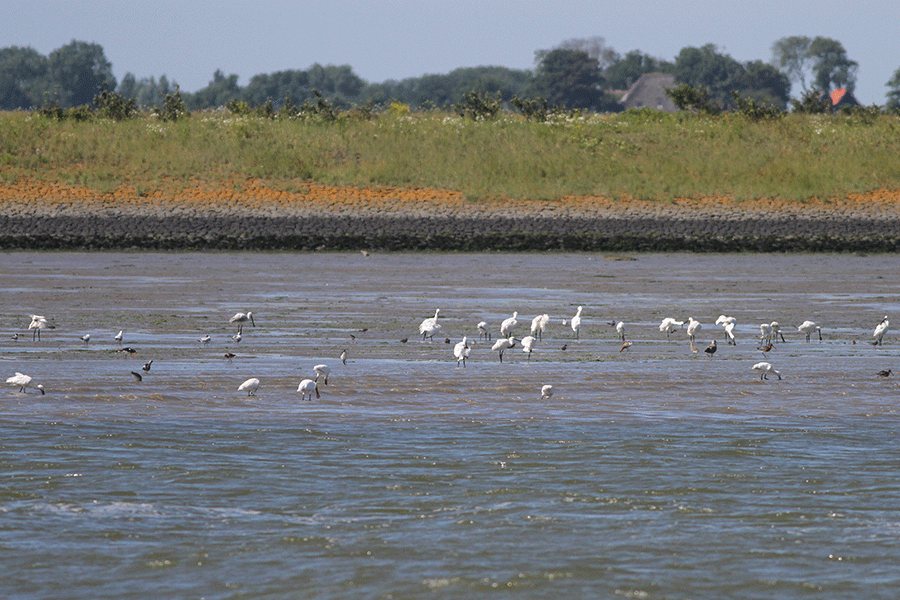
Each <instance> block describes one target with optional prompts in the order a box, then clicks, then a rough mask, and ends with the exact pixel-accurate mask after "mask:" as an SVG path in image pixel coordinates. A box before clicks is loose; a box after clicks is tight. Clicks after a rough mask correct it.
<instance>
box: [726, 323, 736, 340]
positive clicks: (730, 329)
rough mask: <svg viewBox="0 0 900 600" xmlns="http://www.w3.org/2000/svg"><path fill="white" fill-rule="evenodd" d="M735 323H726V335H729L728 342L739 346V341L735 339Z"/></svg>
mask: <svg viewBox="0 0 900 600" xmlns="http://www.w3.org/2000/svg"><path fill="white" fill-rule="evenodd" d="M734 325H735V324H734V321H732V322H730V323H725V335H726V336H727V337H728V343H729V345H731V346H737V341H736V340H735V339H734Z"/></svg>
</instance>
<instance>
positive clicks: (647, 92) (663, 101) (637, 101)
mask: <svg viewBox="0 0 900 600" xmlns="http://www.w3.org/2000/svg"><path fill="white" fill-rule="evenodd" d="M673 87H675V76H674V75H669V74H667V73H646V74H645V75H641V77H640V78H639V79H638V80H637V81H635V82H634V84H632V86H631V87H630V88H628V91H627V92H625V95H624V96H622V99H621V100H619V103H620V104H622V105H623V106H624V107H625V108H626V109H628V108H642V107H645V106H646V107H648V108H653V109H656V110H664V111H666V112H678V107H677V106H675V103H674V102H672V99H671V98H669V97H668V96H667V95H666V90H667V89H669V88H673Z"/></svg>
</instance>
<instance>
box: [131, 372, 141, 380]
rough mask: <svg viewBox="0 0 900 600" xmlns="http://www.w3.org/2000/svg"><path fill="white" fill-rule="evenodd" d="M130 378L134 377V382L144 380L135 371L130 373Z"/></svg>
mask: <svg viewBox="0 0 900 600" xmlns="http://www.w3.org/2000/svg"><path fill="white" fill-rule="evenodd" d="M131 376H132V377H134V380H135V381H143V380H144V378H143V377H141V374H140V373H138V372H137V371H132V372H131Z"/></svg>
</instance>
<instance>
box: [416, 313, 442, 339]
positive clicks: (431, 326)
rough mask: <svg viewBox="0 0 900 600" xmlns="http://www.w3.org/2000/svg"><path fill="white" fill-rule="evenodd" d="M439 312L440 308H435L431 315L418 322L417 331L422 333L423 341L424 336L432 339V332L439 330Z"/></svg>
mask: <svg viewBox="0 0 900 600" xmlns="http://www.w3.org/2000/svg"><path fill="white" fill-rule="evenodd" d="M440 312H441V309H439V308H436V309H435V310H434V316H433V317H429V318H427V319H425V320H424V321H422V322H421V323H420V324H419V333H421V334H422V341H423V342H424V341H425V338H429V339H433V338H434V334H436V333H438V332H439V331H440V330H441V324H440V323H438V314H439V313H440Z"/></svg>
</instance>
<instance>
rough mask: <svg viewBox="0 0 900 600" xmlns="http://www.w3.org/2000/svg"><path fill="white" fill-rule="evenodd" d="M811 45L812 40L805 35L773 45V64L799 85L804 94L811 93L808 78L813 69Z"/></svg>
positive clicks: (781, 40) (778, 41)
mask: <svg viewBox="0 0 900 600" xmlns="http://www.w3.org/2000/svg"><path fill="white" fill-rule="evenodd" d="M811 43H812V40H811V39H810V38H808V37H806V36H805V35H795V36H791V37H784V38H781V39H780V40H776V41H775V43H773V44H772V64H774V65H775V66H776V67H778V68H779V69H780V70H781V72H782V73H784V74H785V75H787V77H788V78H789V79H790V80H791V81H795V82H797V83H799V84H800V89H801V91H802V93H804V94H805V93H806V92H808V91H809V89H808V88H807V87H806V77H807V75H808V74H809V72H810V70H811V68H812V57H811V56H810V55H809V45H810V44H811Z"/></svg>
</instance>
